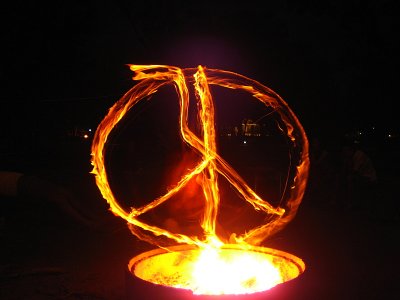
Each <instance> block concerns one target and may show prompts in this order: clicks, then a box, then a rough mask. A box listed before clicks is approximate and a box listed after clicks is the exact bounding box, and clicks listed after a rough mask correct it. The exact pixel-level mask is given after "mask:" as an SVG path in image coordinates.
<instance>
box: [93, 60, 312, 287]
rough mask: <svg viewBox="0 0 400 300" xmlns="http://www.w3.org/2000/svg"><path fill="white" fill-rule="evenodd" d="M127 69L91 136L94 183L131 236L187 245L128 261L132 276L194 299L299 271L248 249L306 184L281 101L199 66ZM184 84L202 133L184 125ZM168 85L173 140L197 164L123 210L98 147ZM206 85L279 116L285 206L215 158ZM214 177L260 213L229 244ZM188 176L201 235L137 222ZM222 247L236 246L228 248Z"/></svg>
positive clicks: (274, 254)
mask: <svg viewBox="0 0 400 300" xmlns="http://www.w3.org/2000/svg"><path fill="white" fill-rule="evenodd" d="M130 68H131V70H132V71H134V72H136V74H135V76H134V78H133V79H134V80H141V81H140V82H139V83H138V84H137V85H136V86H135V87H133V88H132V89H131V90H130V91H128V92H127V93H126V94H125V95H124V96H123V97H122V98H121V99H120V100H119V101H118V102H117V103H115V105H114V106H113V107H112V108H111V109H110V110H109V113H108V114H107V116H106V117H105V118H104V119H103V121H102V122H101V123H100V125H99V126H98V128H97V131H96V133H95V135H94V139H93V144H92V164H93V166H94V168H93V173H94V174H95V175H96V183H97V185H98V187H99V189H100V191H101V193H102V195H103V197H104V198H105V199H106V200H107V202H108V203H109V205H110V209H111V211H112V212H113V213H114V214H115V215H116V216H119V217H122V218H123V219H125V220H126V221H127V222H128V225H129V226H130V229H131V231H132V233H133V234H135V235H136V236H137V237H139V238H140V239H142V240H145V241H147V242H149V243H152V244H155V245H157V246H159V245H160V242H159V239H160V237H164V238H168V239H170V240H171V241H172V242H174V243H175V244H176V243H178V244H184V245H186V247H192V248H191V249H189V250H188V249H185V250H183V251H182V250H181V249H179V250H178V249H176V248H173V249H175V250H172V252H165V253H161V252H159V253H158V252H157V253H155V254H157V255H153V254H152V253H150V254H149V255H148V253H147V254H145V256H146V258H145V257H142V256H139V257H137V258H134V259H133V260H132V261H131V264H130V265H131V267H132V266H133V267H134V270H132V271H133V272H134V274H135V275H136V276H138V277H140V278H142V279H144V280H147V281H150V282H153V283H157V284H161V285H168V286H174V287H179V288H185V289H190V290H192V291H194V292H195V293H198V294H241V293H253V292H257V291H263V290H266V289H269V288H271V287H273V286H275V285H276V284H279V283H282V282H285V281H287V280H290V279H293V278H295V277H297V276H298V275H299V274H300V273H302V272H303V271H304V264H303V263H302V261H301V260H300V259H298V258H296V257H294V256H291V255H289V254H286V253H284V252H279V251H277V250H272V249H269V248H262V247H255V246H256V245H260V244H261V243H262V242H263V241H264V240H265V239H266V238H268V237H270V236H271V235H272V234H274V233H276V232H277V231H279V230H280V229H282V228H283V227H284V226H285V225H286V224H287V223H288V222H289V221H290V220H292V219H293V217H294V216H295V214H296V212H297V208H298V206H299V204H300V202H301V199H302V197H303V194H304V190H305V186H306V182H307V177H308V169H309V159H308V141H307V137H306V134H305V132H304V130H303V128H302V126H301V124H300V122H299V121H298V119H297V117H296V116H295V115H294V113H293V112H292V111H291V110H290V108H289V107H288V105H287V104H286V102H285V101H284V100H283V99H282V98H280V97H279V96H278V95H277V94H276V93H275V92H273V91H272V90H270V89H269V88H267V87H265V86H263V85H261V84H260V83H258V82H256V81H254V80H251V79H249V78H247V77H244V76H242V75H239V74H236V73H232V72H227V71H221V70H216V69H212V70H211V69H205V68H203V67H202V66H199V67H198V68H197V69H180V68H177V67H171V66H162V65H149V66H137V65H131V66H130ZM188 83H193V86H194V90H195V95H196V99H197V120H198V125H199V126H198V127H200V128H201V130H200V131H201V133H200V134H197V135H196V134H195V133H194V132H193V131H192V130H191V128H190V127H189V125H188V111H189V88H188V85H187V84H188ZM168 84H172V85H174V86H175V90H176V92H177V97H178V101H179V107H180V113H179V130H180V137H181V139H182V141H184V142H185V143H186V144H187V145H188V146H189V147H190V148H192V149H193V150H194V151H196V152H197V153H198V154H199V156H200V157H201V160H200V161H199V162H198V163H197V164H196V165H194V167H192V168H190V169H188V171H187V173H186V174H184V175H183V176H182V177H181V178H180V179H179V180H178V182H177V183H175V185H173V186H172V187H171V188H170V189H169V190H168V191H167V192H166V193H165V194H164V195H162V196H160V197H158V198H156V199H154V200H153V201H151V202H150V203H148V204H146V205H144V206H142V207H136V208H131V210H130V211H126V210H125V209H124V208H123V207H122V206H121V205H120V204H119V203H118V201H117V200H116V198H115V196H114V194H113V192H112V190H111V187H110V185H109V182H108V179H107V172H106V168H105V162H104V157H105V145H106V143H107V139H108V136H109V134H110V132H111V131H112V130H113V128H114V127H115V126H116V125H117V124H118V122H119V121H120V120H121V119H122V118H123V117H124V116H125V114H126V113H127V112H128V111H129V110H130V109H131V108H132V107H133V106H134V105H135V104H137V103H138V102H139V101H140V100H142V99H144V98H146V97H148V96H150V95H152V94H154V93H156V92H157V90H158V89H159V88H161V87H162V86H165V85H168ZM212 85H217V86H220V87H224V88H228V89H238V90H242V91H245V92H246V93H249V94H250V95H252V96H253V97H254V98H256V99H257V100H259V101H260V102H262V103H263V104H265V106H267V107H270V108H272V109H273V111H274V112H276V113H277V114H278V115H279V117H280V123H279V125H278V127H279V130H280V131H281V132H283V133H284V134H285V135H286V137H287V140H288V143H291V144H292V147H293V148H296V149H297V155H296V156H295V157H290V165H291V166H292V167H294V168H293V169H294V172H293V173H294V175H293V174H292V175H291V176H292V182H290V183H289V184H288V185H287V187H288V188H287V189H286V188H285V191H284V193H285V199H286V200H285V203H282V201H280V202H279V206H273V205H271V204H270V203H269V202H267V201H265V200H264V199H262V198H261V197H260V196H259V195H258V194H257V193H256V192H255V191H254V190H253V189H251V188H250V187H249V186H248V185H247V184H246V182H245V181H244V180H243V179H242V178H241V176H240V175H239V174H238V173H237V172H236V171H235V170H234V169H233V168H232V167H231V166H230V165H229V164H228V163H227V162H226V161H225V160H224V159H223V158H222V157H221V156H220V155H219V154H218V149H217V143H216V128H215V122H216V120H215V109H214V102H213V98H212V94H211V90H210V86H212ZM288 173H289V172H288ZM220 175H222V176H223V178H224V179H226V180H227V181H228V182H229V184H230V185H231V186H232V187H233V188H234V189H236V191H237V192H238V194H240V196H241V198H242V199H243V200H244V201H246V202H247V203H249V204H250V205H251V206H252V207H253V208H254V209H255V210H257V211H260V212H263V213H265V214H266V216H267V217H266V218H265V220H266V221H265V222H266V223H265V224H262V225H260V226H257V227H255V228H252V229H250V230H246V232H244V233H236V232H235V233H233V234H231V235H230V236H229V239H226V238H224V237H222V236H220V235H219V234H218V233H217V217H218V213H219V209H220V202H221V200H222V199H220V190H219V189H220V184H219V176H220ZM288 176H289V175H288ZM192 179H194V180H196V182H198V183H199V185H200V186H201V189H202V196H203V204H204V205H203V206H204V210H203V213H202V216H201V218H199V220H198V222H199V223H200V226H201V229H202V231H203V233H202V234H201V235H190V236H189V235H184V234H182V233H177V232H172V231H170V230H168V229H165V228H161V227H159V226H156V225H154V224H148V223H146V222H145V221H143V219H140V218H139V217H140V216H141V215H143V214H145V213H146V212H149V211H150V210H152V209H154V208H156V207H158V206H160V205H161V204H163V203H165V202H166V201H168V200H170V199H172V198H173V197H174V196H175V195H176V194H177V193H178V192H179V191H181V190H182V189H184V188H185V187H187V186H189V185H190V183H191V182H193V180H192ZM282 199H283V198H282ZM228 244H235V245H229V247H228V246H227V245H228ZM170 249H172V248H170ZM161 251H163V250H161ZM148 256H150V257H148Z"/></svg>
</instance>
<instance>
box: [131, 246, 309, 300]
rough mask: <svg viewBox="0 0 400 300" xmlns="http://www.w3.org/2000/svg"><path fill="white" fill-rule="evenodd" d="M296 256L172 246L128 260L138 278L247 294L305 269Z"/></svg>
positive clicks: (201, 291)
mask: <svg viewBox="0 0 400 300" xmlns="http://www.w3.org/2000/svg"><path fill="white" fill-rule="evenodd" d="M304 268H305V266H304V263H303V262H302V261H301V260H300V259H299V258H297V257H295V256H293V255H291V254H289V253H286V252H283V251H278V250H276V249H271V248H265V247H254V246H253V247H249V246H247V247H241V246H240V245H224V246H223V247H222V248H218V249H217V248H214V247H206V248H204V249H201V250H199V249H196V248H193V247H190V246H175V247H172V248H170V249H168V250H165V249H161V248H159V249H156V250H152V251H149V252H145V253H142V254H140V255H138V256H136V257H134V258H133V259H131V261H130V263H129V269H130V270H131V271H132V273H134V274H135V276H137V277H138V278H140V279H143V280H145V281H149V282H151V283H154V284H157V285H162V286H167V287H174V288H180V289H186V290H191V291H192V292H193V294H196V295H226V294H235V295H241V294H250V293H257V292H262V291H266V290H269V289H271V288H273V287H275V286H276V285H278V284H281V283H283V282H286V281H289V280H292V279H294V278H296V277H297V276H298V275H299V274H300V273H302V272H303V271H304Z"/></svg>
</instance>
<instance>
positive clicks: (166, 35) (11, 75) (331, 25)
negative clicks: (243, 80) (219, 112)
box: [0, 0, 399, 131]
mask: <svg viewBox="0 0 400 300" xmlns="http://www.w3.org/2000/svg"><path fill="white" fill-rule="evenodd" d="M215 2H217V3H214V2H213V1H203V2H201V1H197V2H194V1H193V2H192V1H159V2H157V1H153V2H150V1H140V2H139V1H128V0H118V1H53V2H49V3H47V1H46V2H44V3H43V4H40V3H39V2H34V1H25V2H23V1H20V2H18V1H16V2H13V3H14V4H9V5H6V7H5V10H4V9H2V10H3V14H5V18H3V20H2V31H3V33H2V39H3V42H2V49H3V50H5V51H3V54H2V56H1V57H2V65H1V81H2V83H3V87H2V95H1V98H0V99H1V105H2V106H3V108H5V109H4V110H3V109H2V111H3V114H4V115H5V118H3V122H2V123H1V124H2V126H3V128H4V126H10V127H11V125H10V124H13V126H12V127H15V126H19V125H21V126H28V127H29V126H30V125H29V122H32V120H37V119H43V118H44V116H46V115H48V114H53V115H56V116H57V120H58V121H59V120H62V119H63V118H71V116H68V112H70V110H71V111H74V114H75V115H74V117H73V118H75V119H74V120H75V121H76V120H80V119H85V118H86V119H87V120H88V122H92V123H96V122H97V121H98V120H99V118H101V117H103V115H104V113H105V109H106V108H108V107H109V106H110V105H111V104H112V103H113V102H114V101H116V100H117V99H118V97H119V96H120V95H122V94H123V93H124V92H125V91H126V90H127V89H128V88H129V87H130V86H131V85H132V84H133V82H132V81H131V73H130V71H129V70H128V68H127V67H126V64H171V65H176V66H180V67H195V66H197V65H198V64H202V65H205V66H206V67H210V68H219V69H226V70H231V71H235V72H238V73H241V74H243V75H246V76H248V77H252V78H253V79H256V80H258V81H260V82H261V83H263V84H265V85H267V86H268V87H270V88H272V89H273V90H275V91H276V92H277V93H278V94H280V95H281V96H282V97H283V98H284V99H285V100H286V101H287V102H288V103H289V105H290V106H291V107H292V108H293V110H294V111H295V113H296V114H297V115H298V117H299V119H300V121H302V122H303V123H304V125H305V127H306V129H310V130H315V129H316V128H319V129H320V130H322V131H323V130H324V129H329V130H333V129H332V128H340V130H347V129H349V128H352V127H354V126H364V125H372V124H374V125H376V126H382V127H390V126H392V127H393V126H398V124H397V122H396V119H397V117H396V115H397V112H396V110H395V109H394V105H395V101H396V100H397V99H396V98H395V97H397V94H396V93H395V92H396V91H397V89H396V87H397V76H396V75H397V68H398V65H399V58H398V52H399V51H398V50H399V47H398V45H399V43H398V34H397V32H396V31H395V28H396V26H395V25H396V24H395V23H397V22H398V21H397V15H398V14H397V13H396V10H395V3H396V2H395V1H393V0H381V1H355V0H350V1H333V0H330V1H317V0H314V1H313V0H308V1H294V0H287V1H262V2H261V1H245V2H243V3H242V4H234V2H233V1H215ZM260 3H262V4H263V5H262V6H261V5H260ZM58 104H59V105H58ZM68 106H71V107H73V109H70V110H68ZM38 107H39V108H40V109H38ZM77 110H78V111H80V112H81V113H77V112H76V111H77ZM4 112H6V113H4ZM44 119H46V118H44ZM27 120H28V121H27ZM74 120H73V121H74ZM73 121H71V122H73ZM34 122H35V121H34ZM54 122H57V121H55V120H53V123H54ZM36 123H37V121H36ZM39 123H40V122H39ZM93 126H96V124H94V125H93Z"/></svg>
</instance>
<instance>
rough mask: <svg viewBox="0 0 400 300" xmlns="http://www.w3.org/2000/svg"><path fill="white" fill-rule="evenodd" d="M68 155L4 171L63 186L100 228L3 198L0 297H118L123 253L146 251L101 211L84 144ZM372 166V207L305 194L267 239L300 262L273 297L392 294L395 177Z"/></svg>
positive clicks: (11, 160) (22, 160)
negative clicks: (376, 194) (347, 206)
mask: <svg viewBox="0 0 400 300" xmlns="http://www.w3.org/2000/svg"><path fill="white" fill-rule="evenodd" d="M74 149H75V151H73V150H74ZM68 153H69V154H68V155H65V156H64V157H62V159H60V160H59V159H57V157H50V156H47V157H42V158H40V159H38V158H36V159H35V160H32V159H30V158H29V157H28V156H26V157H19V158H18V159H17V157H16V156H8V157H7V159H3V162H5V161H7V163H6V164H3V165H4V166H3V169H6V170H8V171H10V170H11V169H12V168H14V171H18V172H24V173H26V174H31V175H35V176H38V177H41V178H44V179H46V180H49V181H50V182H52V183H54V184H57V185H60V186H62V187H64V188H65V189H66V190H69V191H71V193H73V194H74V195H75V197H76V199H79V200H78V202H79V203H80V205H81V208H82V210H83V211H84V212H86V213H88V214H90V215H91V216H94V217H95V218H97V220H98V221H99V224H102V226H100V227H99V228H90V227H88V226H86V225H84V224H82V223H80V222H77V221H75V220H74V219H73V218H71V217H70V216H68V215H66V214H65V212H63V211H62V210H61V209H59V207H57V206H56V205H54V204H52V203H49V202H46V201H43V199H36V200H34V199H29V198H23V197H22V198H21V197H19V198H15V197H2V198H1V207H2V211H1V213H2V215H1V218H2V224H1V236H0V238H1V252H2V253H1V255H0V257H1V263H0V274H1V275H0V298H1V299H4V300H14V299H30V300H36V299H40V300H42V299H43V300H45V299H110V300H118V299H121V300H122V299H126V298H127V295H126V292H125V288H126V278H125V275H126V273H125V271H126V269H127V263H128V261H129V259H130V258H131V257H133V256H134V255H136V254H138V253H140V252H143V251H144V250H148V249H151V248H152V247H151V246H149V245H147V244H145V243H144V242H141V241H138V240H137V239H136V238H135V237H134V236H132V235H131V233H130V232H129V230H128V229H127V227H126V225H125V223H124V222H123V221H122V220H121V219H119V218H116V217H114V216H112V214H111V213H110V212H108V211H107V205H106V204H105V203H104V202H105V201H104V200H103V199H102V198H101V196H100V194H99V192H98V190H97V187H96V186H95V183H94V177H93V175H91V174H89V171H90V170H91V168H90V162H89V159H90V157H89V143H86V144H84V143H83V144H82V143H77V144H76V145H75V146H74V147H71V148H70V151H68ZM387 158H388V157H387V156H386V159H387ZM386 166H388V165H387V164H386ZM380 170H382V172H380V175H381V176H380V179H381V181H380V187H379V190H380V199H379V201H382V202H380V203H379V204H378V205H377V207H378V209H377V210H376V211H374V212H373V213H372V214H368V213H366V212H364V211H346V210H344V209H343V208H342V207H341V206H339V205H329V204H328V203H323V202H321V203H314V202H311V201H308V200H307V199H306V200H304V202H303V204H302V206H301V207H300V210H299V212H298V215H297V216H296V218H295V219H294V220H293V221H292V223H290V224H289V225H288V227H286V228H285V229H284V230H283V231H282V232H281V233H278V234H277V235H276V236H275V237H274V238H272V240H271V241H270V242H269V243H268V244H266V246H268V247H273V248H277V249H281V250H284V251H288V252H290V253H293V254H295V255H296V256H299V257H300V258H302V259H303V260H304V261H305V263H306V271H305V273H303V274H302V275H301V277H299V278H298V279H296V288H295V289H294V292H292V293H288V294H289V296H288V295H286V294H287V293H282V294H279V295H278V296H277V298H278V299H287V298H288V297H290V298H293V296H294V299H394V298H396V296H397V295H398V294H399V292H400V287H399V284H398V279H399V276H398V269H399V267H400V264H399V260H398V254H399V253H400V251H399V250H400V246H399V243H398V239H399V228H400V219H399V214H398V204H396V203H395V201H396V199H397V193H396V187H397V186H398V184H399V183H400V177H399V175H398V174H397V173H396V171H395V170H391V169H390V168H386V169H385V168H383V167H381V169H380ZM383 171H385V172H383ZM332 192H334V191H331V193H332ZM283 295H285V296H283ZM266 299H268V297H266ZM274 299H275V298H274Z"/></svg>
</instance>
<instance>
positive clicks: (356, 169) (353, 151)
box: [342, 140, 378, 210]
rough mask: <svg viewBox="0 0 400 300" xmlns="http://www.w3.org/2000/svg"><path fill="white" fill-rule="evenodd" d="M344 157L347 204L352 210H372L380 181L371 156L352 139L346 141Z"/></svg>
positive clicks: (343, 151)
mask: <svg viewBox="0 0 400 300" xmlns="http://www.w3.org/2000/svg"><path fill="white" fill-rule="evenodd" d="M342 158H343V165H342V166H343V172H344V173H343V175H344V188H345V190H344V192H345V195H344V196H345V199H344V200H345V201H346V206H347V207H348V208H349V209H351V210H360V209H361V210H371V208H372V205H373V202H374V201H375V200H376V194H377V182H378V178H377V173H376V169H375V167H374V164H373V162H372V160H371V158H370V157H369V156H368V155H367V154H366V153H365V152H364V151H363V150H362V149H361V148H360V146H359V144H358V143H357V142H354V141H352V140H345V141H344V143H343V145H342Z"/></svg>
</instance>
